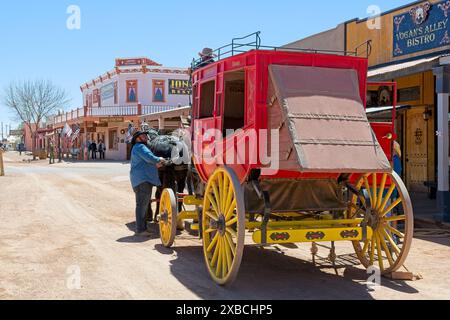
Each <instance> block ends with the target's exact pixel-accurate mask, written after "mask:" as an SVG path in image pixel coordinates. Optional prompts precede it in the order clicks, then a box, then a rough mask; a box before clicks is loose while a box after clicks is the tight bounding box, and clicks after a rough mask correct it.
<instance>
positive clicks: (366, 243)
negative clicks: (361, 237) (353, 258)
mask: <svg viewBox="0 0 450 320" xmlns="http://www.w3.org/2000/svg"><path fill="white" fill-rule="evenodd" d="M369 244H370V240H366V242H364V247H363V249H362V254H363V255H365V254H366V252H367V250H369Z"/></svg>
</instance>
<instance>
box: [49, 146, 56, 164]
mask: <svg viewBox="0 0 450 320" xmlns="http://www.w3.org/2000/svg"><path fill="white" fill-rule="evenodd" d="M49 164H55V143H54V142H53V141H50V144H49Z"/></svg>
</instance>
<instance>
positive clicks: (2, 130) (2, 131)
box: [0, 122, 3, 142]
mask: <svg viewBox="0 0 450 320" xmlns="http://www.w3.org/2000/svg"><path fill="white" fill-rule="evenodd" d="M0 142H3V122H2V141H0Z"/></svg>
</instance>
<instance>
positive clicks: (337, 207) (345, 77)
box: [160, 33, 413, 285]
mask: <svg viewBox="0 0 450 320" xmlns="http://www.w3.org/2000/svg"><path fill="white" fill-rule="evenodd" d="M252 36H255V37H256V41H253V42H250V43H248V42H247V43H242V42H245V41H244V40H246V39H247V38H241V39H238V40H242V41H241V42H239V43H237V42H235V41H233V43H232V44H231V45H229V46H226V47H222V48H220V49H218V50H216V51H215V52H216V53H217V56H218V59H217V61H214V62H212V61H211V63H209V64H208V65H206V66H202V67H201V68H198V69H195V68H194V71H193V74H192V86H193V106H192V107H193V110H192V129H193V130H192V132H193V133H192V142H193V146H194V147H193V160H194V164H195V169H196V171H197V173H198V176H199V177H200V179H199V183H197V185H196V195H195V196H184V197H183V198H182V199H178V195H175V194H174V193H173V192H172V191H171V190H168V189H166V190H165V191H164V192H163V196H162V199H161V206H160V217H161V218H160V231H161V240H162V242H163V244H164V245H165V246H168V247H170V246H172V245H173V242H174V238H175V234H176V229H177V224H178V226H179V224H180V222H182V221H183V220H189V219H192V220H193V221H194V223H193V224H192V227H193V228H194V229H199V232H200V235H201V238H202V239H203V248H204V257H205V262H206V267H207V269H208V271H209V273H210V275H211V277H212V278H213V279H214V281H215V282H217V283H218V284H220V285H226V284H229V283H231V282H232V281H233V280H234V279H235V278H236V275H237V273H238V270H239V267H240V264H241V260H242V255H243V248H244V243H245V241H246V239H249V238H250V237H252V239H253V242H254V243H256V244H259V245H271V244H288V243H302V242H309V243H312V244H313V248H312V253H313V255H314V254H316V253H317V247H316V242H323V241H328V242H331V243H332V252H331V254H330V258H331V260H332V261H333V263H334V259H335V258H336V255H335V252H334V242H336V241H351V242H352V243H353V246H354V249H355V251H356V255H357V256H358V258H359V259H360V261H361V263H362V264H363V265H364V266H365V267H369V266H372V265H375V264H376V265H378V267H379V268H380V269H381V271H382V273H391V272H394V271H397V270H398V269H399V268H400V267H402V266H403V264H404V262H405V259H406V257H407V255H408V252H409V249H410V245H411V241H412V234H413V211H412V205H411V201H410V198H409V195H408V191H407V190H406V187H405V185H404V183H403V182H402V180H401V179H400V177H399V176H398V175H397V174H396V173H395V172H393V170H392V166H391V160H392V148H393V139H394V138H395V134H394V119H395V107H394V111H393V121H392V123H369V121H368V119H367V116H366V112H365V105H366V93H367V87H368V85H369V84H368V83H367V69H368V62H367V57H359V53H358V52H357V51H356V52H352V53H349V52H340V53H337V52H336V53H334V52H318V51H312V50H295V49H289V48H283V49H282V48H273V47H263V46H261V43H260V38H259V33H256V34H253V35H252ZM246 46H247V47H248V46H250V47H253V48H252V49H251V50H249V51H245V50H244V47H246ZM367 51H369V50H367ZM377 85H383V86H392V87H394V88H393V89H394V90H393V92H394V94H395V92H396V90H395V87H396V85H395V83H383V84H377ZM395 100H396V99H395V97H394V101H395ZM178 201H182V202H184V204H185V205H191V206H196V207H197V210H192V211H181V212H178V207H177V203H178Z"/></svg>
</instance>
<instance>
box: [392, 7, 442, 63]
mask: <svg viewBox="0 0 450 320" xmlns="http://www.w3.org/2000/svg"><path fill="white" fill-rule="evenodd" d="M449 10H450V1H447V0H446V1H442V2H438V3H435V4H432V3H431V2H424V3H422V4H419V5H417V6H415V7H413V8H411V10H409V11H408V12H406V13H403V14H401V15H398V16H395V17H394V47H393V51H394V52H393V54H394V57H399V56H403V55H406V54H411V53H416V52H420V51H425V50H430V49H435V48H439V47H444V46H448V45H450V36H449V31H448V30H449V29H448V28H449V19H448V18H449V15H450V12H449Z"/></svg>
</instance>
